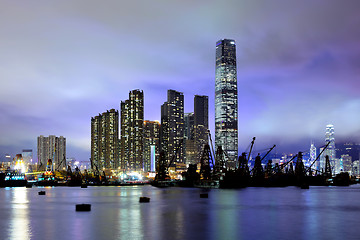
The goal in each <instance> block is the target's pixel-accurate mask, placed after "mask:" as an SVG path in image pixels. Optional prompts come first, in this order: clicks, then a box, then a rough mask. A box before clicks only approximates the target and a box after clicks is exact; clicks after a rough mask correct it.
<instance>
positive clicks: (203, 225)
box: [0, 186, 360, 240]
mask: <svg viewBox="0 0 360 240" xmlns="http://www.w3.org/2000/svg"><path fill="white" fill-rule="evenodd" d="M40 190H45V191H46V195H45V196H40V195H38V192H39V191H40ZM202 192H203V190H201V189H191V188H168V189H159V188H154V187H151V186H134V187H88V188H86V189H81V188H78V187H76V188H75V187H74V188H71V187H56V188H41V189H40V188H31V189H27V188H2V189H0V202H1V205H0V216H1V218H0V229H2V230H3V231H2V233H1V235H0V239H55V240H56V239H80V240H82V239H84V240H85V239H86V240H87V239H292V240H296V239H339V238H344V239H352V238H357V236H358V232H357V228H358V226H359V224H360V217H359V216H360V206H359V204H358V199H360V186H351V187H310V189H309V190H303V189H299V188H295V187H288V188H246V189H239V190H219V189H214V190H211V191H209V192H208V194H209V198H208V199H201V198H200V197H199V194H200V193H202ZM141 196H147V197H150V198H151V200H150V203H139V197H141ZM78 203H90V204H92V211H91V212H76V211H75V204H78Z"/></svg>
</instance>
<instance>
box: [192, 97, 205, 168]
mask: <svg viewBox="0 0 360 240" xmlns="http://www.w3.org/2000/svg"><path fill="white" fill-rule="evenodd" d="M208 130H209V100H208V96H199V95H195V97H194V140H195V145H196V153H197V154H196V155H197V156H196V162H197V163H199V162H200V159H201V156H202V152H203V151H204V146H205V145H206V144H207V143H208V142H209V141H208Z"/></svg>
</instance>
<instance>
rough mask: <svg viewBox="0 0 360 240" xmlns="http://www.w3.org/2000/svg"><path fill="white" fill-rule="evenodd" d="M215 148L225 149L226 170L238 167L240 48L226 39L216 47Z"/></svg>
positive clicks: (232, 41)
mask: <svg viewBox="0 0 360 240" xmlns="http://www.w3.org/2000/svg"><path fill="white" fill-rule="evenodd" d="M215 145H216V148H217V147H218V146H221V147H222V149H223V150H224V151H225V153H226V155H227V158H228V159H226V162H227V164H226V166H227V167H230V168H234V167H236V161H237V156H238V96H237V77H236V44H235V41H234V40H230V39H223V40H220V41H218V42H217V43H216V70H215Z"/></svg>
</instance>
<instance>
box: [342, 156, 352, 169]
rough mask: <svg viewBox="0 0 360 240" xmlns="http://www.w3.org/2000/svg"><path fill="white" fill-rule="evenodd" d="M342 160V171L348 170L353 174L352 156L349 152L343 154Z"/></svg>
mask: <svg viewBox="0 0 360 240" xmlns="http://www.w3.org/2000/svg"><path fill="white" fill-rule="evenodd" d="M341 161H342V167H343V168H342V169H341V170H342V171H343V172H348V173H349V174H352V167H353V166H352V158H351V156H349V154H344V155H341Z"/></svg>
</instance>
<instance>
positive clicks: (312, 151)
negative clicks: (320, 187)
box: [309, 142, 320, 170]
mask: <svg viewBox="0 0 360 240" xmlns="http://www.w3.org/2000/svg"><path fill="white" fill-rule="evenodd" d="M316 157H317V156H316V147H315V145H314V143H313V142H311V146H310V158H309V161H310V164H312V163H313V162H314V161H315V159H316ZM313 168H315V169H316V170H320V164H319V162H318V161H317V162H316V163H314V166H313Z"/></svg>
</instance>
